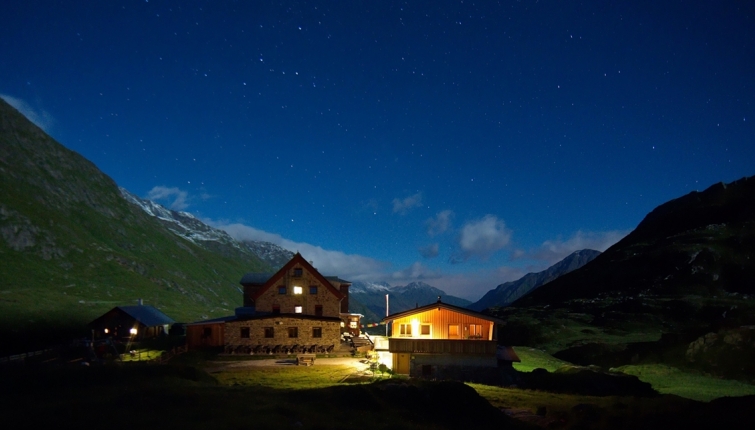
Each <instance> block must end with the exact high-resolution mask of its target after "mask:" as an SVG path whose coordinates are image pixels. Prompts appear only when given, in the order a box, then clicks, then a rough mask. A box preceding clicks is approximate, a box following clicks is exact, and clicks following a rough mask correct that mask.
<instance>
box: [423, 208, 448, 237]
mask: <svg viewBox="0 0 755 430" xmlns="http://www.w3.org/2000/svg"><path fill="white" fill-rule="evenodd" d="M453 216H454V213H453V211H451V210H448V209H446V210H444V211H440V212H438V213H437V214H435V218H430V219H428V220H427V221H425V225H427V234H428V235H429V236H430V237H434V236H437V235H439V234H442V233H445V232H446V231H448V229H449V228H451V219H452V218H453Z"/></svg>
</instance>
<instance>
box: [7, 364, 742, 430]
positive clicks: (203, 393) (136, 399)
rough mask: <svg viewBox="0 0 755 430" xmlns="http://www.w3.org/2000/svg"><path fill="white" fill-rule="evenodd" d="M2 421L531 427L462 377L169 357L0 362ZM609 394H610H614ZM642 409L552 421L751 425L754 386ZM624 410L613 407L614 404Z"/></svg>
mask: <svg viewBox="0 0 755 430" xmlns="http://www.w3.org/2000/svg"><path fill="white" fill-rule="evenodd" d="M0 377H1V378H2V381H3V383H2V387H1V388H0V400H1V401H0V416H2V422H3V427H4V428H9V429H10V428H52V427H54V428H108V429H140V428H149V429H151V428H163V429H164V428H181V429H200V428H201V429H207V428H212V429H240V428H260V429H264V428H301V429H354V428H359V429H382V428H391V429H488V428H490V429H504V428H505V429H517V428H522V429H524V428H537V427H534V426H533V425H531V424H528V423H524V422H521V421H518V420H515V419H513V418H510V417H509V416H507V415H506V414H504V413H502V412H501V411H500V410H499V409H498V408H496V407H493V406H492V405H491V404H490V403H489V402H488V401H487V400H486V399H485V398H483V397H481V396H480V395H478V393H477V392H476V391H475V390H474V389H473V388H471V387H470V386H468V385H465V384H462V383H458V382H449V381H416V380H407V379H384V380H380V381H377V382H373V383H369V384H336V385H334V386H332V387H328V388H320V389H304V390H281V389H272V388H268V387H262V386H243V387H240V386H237V387H234V386H225V385H220V384H218V382H217V380H216V379H215V378H213V377H212V376H209V375H208V374H207V373H205V372H204V371H202V370H199V369H197V368H195V367H190V366H179V365H144V364H135V365H112V366H102V367H85V366H80V367H69V368H64V367H62V368H56V369H28V368H8V367H6V368H0ZM617 399H618V398H617ZM643 402H644V403H643V404H645V405H651V406H647V408H648V411H647V413H642V411H639V412H638V411H637V410H636V408H634V407H627V406H624V407H623V408H622V405H623V404H622V402H621V400H620V399H619V400H617V402H616V404H615V405H614V407H612V408H611V410H610V411H609V410H606V409H605V408H599V407H594V406H591V405H577V406H575V408H573V410H572V412H571V413H570V415H568V416H563V417H562V419H561V420H559V421H550V426H551V427H554V428H616V429H621V428H627V429H629V428H643V429H655V428H659V429H660V428H683V427H688V428H705V427H709V428H716V429H723V428H751V427H752V423H755V396H750V397H740V398H724V399H719V400H715V401H712V402H710V403H701V402H695V401H691V400H686V399H682V398H678V397H675V396H651V397H650V398H646V399H645V400H643ZM623 410H625V411H626V412H625V413H623V412H622V411H623Z"/></svg>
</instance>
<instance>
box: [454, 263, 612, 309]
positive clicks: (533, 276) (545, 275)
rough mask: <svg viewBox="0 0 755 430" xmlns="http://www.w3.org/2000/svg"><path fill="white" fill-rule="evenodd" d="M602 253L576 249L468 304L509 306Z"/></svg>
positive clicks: (486, 306) (470, 307) (473, 305)
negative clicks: (546, 266) (553, 262)
mask: <svg viewBox="0 0 755 430" xmlns="http://www.w3.org/2000/svg"><path fill="white" fill-rule="evenodd" d="M598 255H600V252H599V251H594V250H592V249H583V250H581V251H574V252H573V253H571V254H569V255H568V256H566V258H564V259H563V260H561V261H559V262H558V263H556V264H554V265H552V266H551V267H549V268H547V269H545V270H543V271H542V272H537V273H528V274H526V275H524V276H522V277H521V278H519V279H517V280H516V281H511V282H506V283H503V284H501V285H499V286H498V287H496V288H494V289H492V290H490V291H488V292H487V293H485V295H484V296H482V298H481V299H480V300H478V301H477V302H475V303H472V304H471V305H469V306H467V307H468V308H469V309H472V310H474V311H478V312H479V311H482V310H484V309H487V308H489V307H492V306H508V305H509V304H510V303H512V302H513V301H515V300H516V299H518V298H520V297H522V296H524V295H526V294H527V293H529V292H531V291H533V290H534V289H536V288H538V287H540V286H542V285H544V284H547V283H548V282H551V281H552V280H554V279H556V278H558V277H559V276H562V275H565V274H567V273H569V272H571V271H573V270H576V269H579V268H580V267H582V266H584V265H585V264H587V263H589V262H590V261H592V260H593V259H595V257H597V256H598Z"/></svg>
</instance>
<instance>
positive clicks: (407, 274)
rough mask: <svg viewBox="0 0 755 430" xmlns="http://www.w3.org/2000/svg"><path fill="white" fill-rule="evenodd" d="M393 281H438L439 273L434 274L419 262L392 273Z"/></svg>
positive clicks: (434, 272)
mask: <svg viewBox="0 0 755 430" xmlns="http://www.w3.org/2000/svg"><path fill="white" fill-rule="evenodd" d="M391 277H392V278H393V280H394V282H405V283H407V282H411V281H416V280H419V279H422V280H428V279H438V278H440V277H441V274H440V272H436V271H434V270H431V269H430V268H428V267H427V266H425V265H424V264H422V263H420V262H419V261H416V262H414V263H413V264H412V265H411V266H409V267H407V268H405V269H402V270H399V271H396V272H393V275H392V276H391Z"/></svg>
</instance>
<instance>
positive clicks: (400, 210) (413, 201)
mask: <svg viewBox="0 0 755 430" xmlns="http://www.w3.org/2000/svg"><path fill="white" fill-rule="evenodd" d="M419 206H422V193H417V194H413V195H411V196H409V197H405V198H403V199H398V198H395V199H393V213H397V214H399V215H405V214H406V213H408V212H409V210H411V209H413V208H416V207H419Z"/></svg>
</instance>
